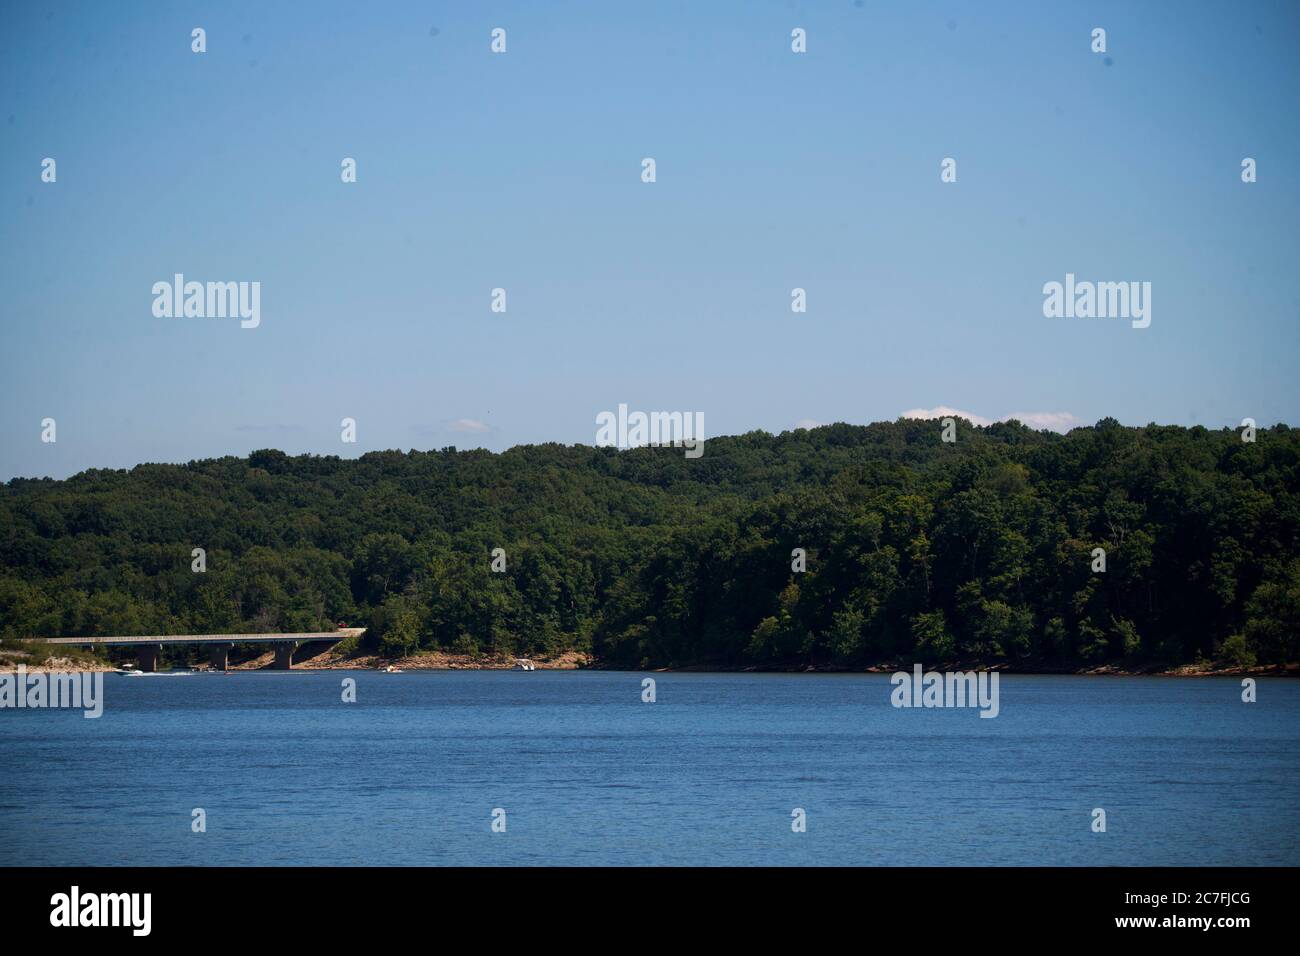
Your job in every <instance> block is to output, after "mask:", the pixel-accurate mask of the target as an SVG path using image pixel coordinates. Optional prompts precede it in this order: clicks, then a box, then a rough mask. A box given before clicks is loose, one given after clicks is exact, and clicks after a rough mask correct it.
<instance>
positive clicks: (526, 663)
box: [513, 657, 537, 671]
mask: <svg viewBox="0 0 1300 956" xmlns="http://www.w3.org/2000/svg"><path fill="white" fill-rule="evenodd" d="M513 670H517V671H535V670H537V666H536V665H535V664H534V663H533V662H532V661H530V660H529V659H528V658H526V657H521V658H519V659H518V660H516V661H515V666H514V668H513Z"/></svg>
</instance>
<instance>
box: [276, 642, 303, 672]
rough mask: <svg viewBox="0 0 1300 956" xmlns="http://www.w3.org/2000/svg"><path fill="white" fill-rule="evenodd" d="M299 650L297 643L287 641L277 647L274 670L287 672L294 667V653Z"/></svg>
mask: <svg viewBox="0 0 1300 956" xmlns="http://www.w3.org/2000/svg"><path fill="white" fill-rule="evenodd" d="M297 649H298V642H297V641H285V642H283V643H280V644H276V645H275V663H274V664H272V665H271V669H272V670H277V671H287V670H289V669H290V668H291V667H293V652H294V651H296V650H297Z"/></svg>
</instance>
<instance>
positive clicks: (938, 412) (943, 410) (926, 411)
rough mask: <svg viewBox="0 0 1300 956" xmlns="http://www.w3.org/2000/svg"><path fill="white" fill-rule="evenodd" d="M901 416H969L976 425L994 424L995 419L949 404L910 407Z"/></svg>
mask: <svg viewBox="0 0 1300 956" xmlns="http://www.w3.org/2000/svg"><path fill="white" fill-rule="evenodd" d="M899 417H900V418H949V417H951V418H968V419H970V420H971V422H972V423H974V424H976V425H992V424H993V419H991V418H985V417H984V416H983V415H976V414H975V413H974V412H964V411H962V410H961V409H960V408H949V407H948V406H947V405H936V406H935V407H934V408H909V409H908V410H907V411H905V412H903V413H902V415H900V416H899Z"/></svg>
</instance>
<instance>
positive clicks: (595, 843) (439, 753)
mask: <svg viewBox="0 0 1300 956" xmlns="http://www.w3.org/2000/svg"><path fill="white" fill-rule="evenodd" d="M646 676H651V677H653V678H654V680H655V681H656V682H657V683H656V697H657V700H656V701H655V702H654V703H643V702H642V700H641V697H642V679H643V678H644V677H646ZM345 678H352V679H354V680H355V681H356V695H357V701H356V703H343V702H342V700H341V682H342V681H343V680H344V679H345ZM892 689H893V688H892V685H891V684H890V681H889V677H888V675H863V674H854V675H848V674H845V675H829V674H696V673H689V674H683V673H670V674H662V673H660V674H653V675H645V674H639V673H630V672H608V671H603V672H602V671H536V672H532V673H525V672H513V671H418V672H408V673H402V674H379V673H376V672H374V671H292V672H239V673H235V672H232V673H227V674H215V673H214V674H196V675H193V676H152V677H124V676H119V675H115V674H109V675H106V677H105V682H104V697H105V702H104V714H103V716H102V717H101V718H100V719H98V720H87V719H85V718H83V717H82V714H81V712H80V711H67V710H62V711H60V710H14V709H6V710H0V761H2V766H3V770H2V771H0V864H8V865H12V864H28V865H32V864H36V865H43V864H51V865H52V864H59V865H85V864H90V865H95V864H114V865H160V866H166V865H175V864H197V865H228V864H257V865H277V864H320V865H339V864H413V865H443V864H451V865H508V864H565V865H570V864H578V865H583V864H614V865H625V864H626V865H645V864H696V865H715V864H736V865H751V864H767V865H828V864H839V865H865V866H877V865H921V864H926V865H949V864H960V865H989V864H992V865H1008V864H1009V865H1021V864H1042V865H1112V864H1118V865H1198V866H1199V865H1228V864H1232V865H1262V864H1282V865H1288V866H1294V865H1297V864H1300V682H1296V681H1289V680H1285V679H1268V678H1264V679H1261V680H1260V681H1259V685H1258V697H1259V700H1258V702H1257V703H1253V704H1245V703H1242V701H1241V682H1240V679H1238V678H1195V679H1190V678H1189V679H1182V678H1155V677H1152V678H1138V677H1132V678H1110V677H1071V676H1025V675H1010V676H1007V675H1003V676H1002V677H1001V686H1000V713H999V715H998V716H997V717H996V718H995V719H982V718H980V717H979V712H978V711H977V710H974V709H958V708H954V709H910V710H909V709H896V708H894V707H892V706H891V705H890V693H891V691H892ZM195 808H202V809H203V810H204V812H205V814H206V827H207V829H206V832H203V833H194V832H192V831H191V819H192V811H193V810H194V809H195ZM795 808H802V809H803V810H804V811H805V813H806V821H807V829H806V832H802V833H796V832H792V828H791V822H792V815H791V814H792V811H793V810H794V809H795ZM1094 808H1102V809H1104V810H1105V813H1106V832H1104V833H1094V832H1092V823H1093V809H1094ZM496 809H501V810H504V812H505V813H504V822H505V832H493V830H492V822H493V811H494V810H496Z"/></svg>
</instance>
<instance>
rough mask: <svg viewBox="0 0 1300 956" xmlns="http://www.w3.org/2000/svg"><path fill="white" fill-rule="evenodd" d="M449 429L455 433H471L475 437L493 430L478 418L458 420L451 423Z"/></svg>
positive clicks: (448, 425)
mask: <svg viewBox="0 0 1300 956" xmlns="http://www.w3.org/2000/svg"><path fill="white" fill-rule="evenodd" d="M447 427H448V428H450V429H451V430H452V431H454V432H470V433H471V434H475V435H481V434H483V433H484V432H490V431H491V430H492V429H491V428H489V427H488V426H487V425H485V424H484V423H483V422H481V421H479V420H478V419H476V418H458V419H456V420H455V421H454V422H449V423H448V424H447Z"/></svg>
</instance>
